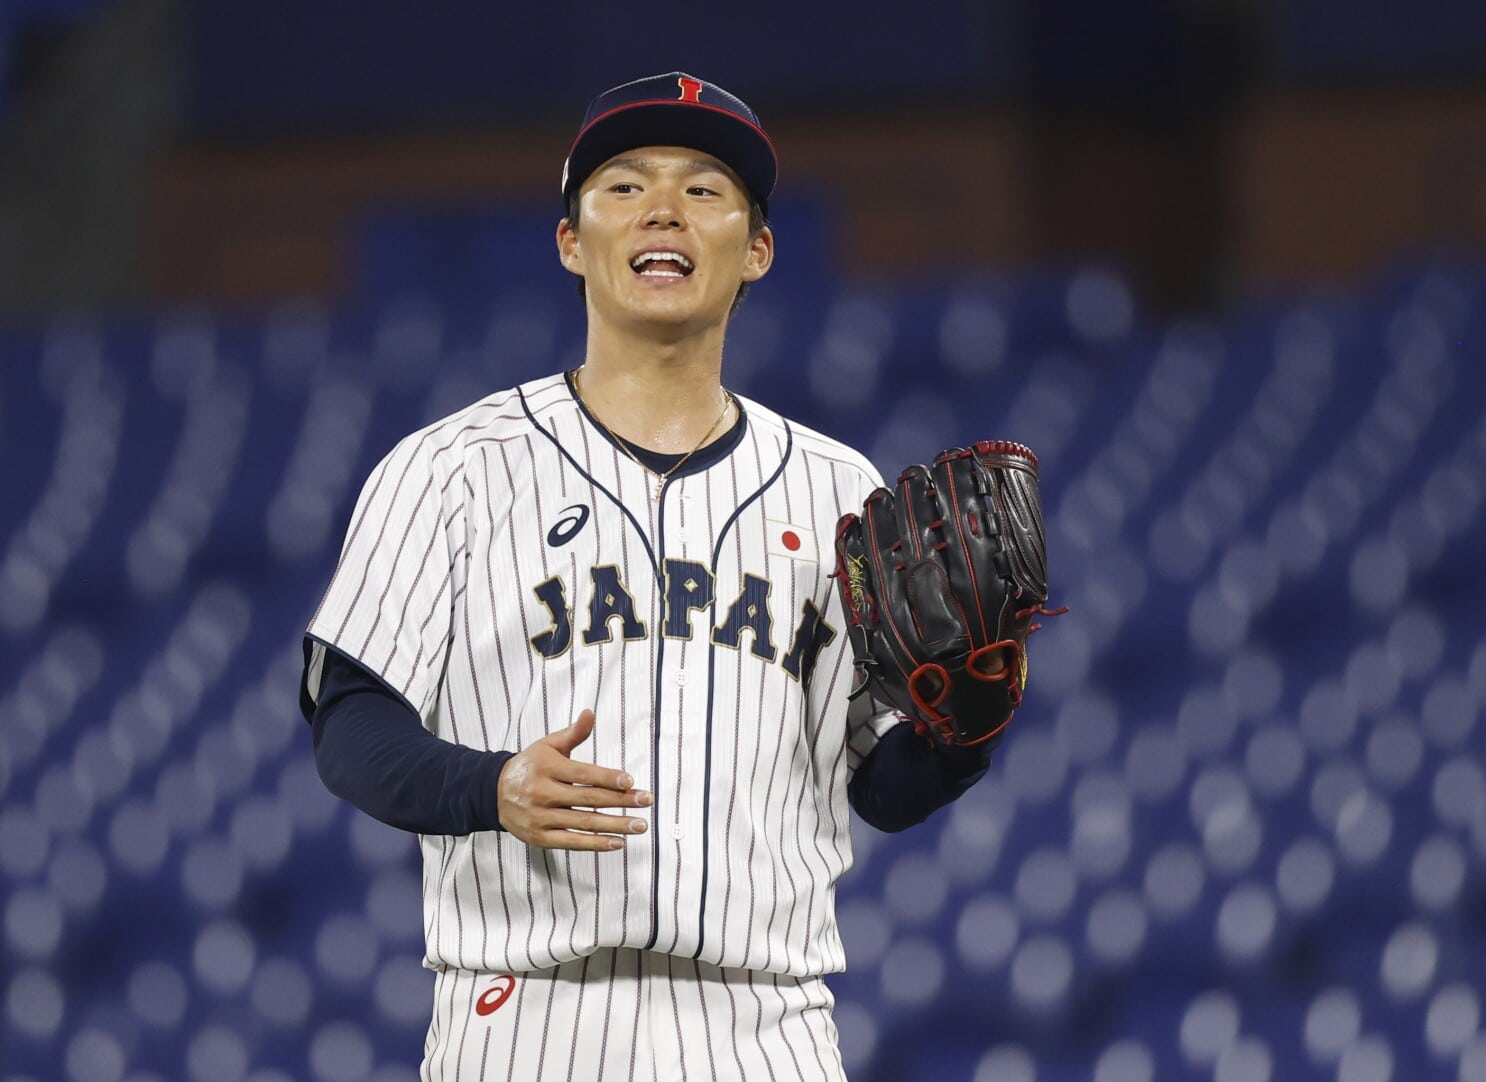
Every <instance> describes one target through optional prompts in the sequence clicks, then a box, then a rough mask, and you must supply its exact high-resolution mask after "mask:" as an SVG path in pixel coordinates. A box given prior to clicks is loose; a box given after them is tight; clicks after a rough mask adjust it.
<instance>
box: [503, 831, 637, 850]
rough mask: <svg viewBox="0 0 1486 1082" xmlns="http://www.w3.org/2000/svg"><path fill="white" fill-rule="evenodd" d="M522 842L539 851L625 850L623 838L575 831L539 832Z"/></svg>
mask: <svg viewBox="0 0 1486 1082" xmlns="http://www.w3.org/2000/svg"><path fill="white" fill-rule="evenodd" d="M522 841H524V842H526V844H527V845H535V846H537V847H538V848H539V849H574V850H578V851H579V852H588V853H609V852H613V851H614V850H616V849H623V848H624V839H623V838H616V837H614V835H612V834H580V833H578V832H577V831H575V830H539V831H536V832H535V833H534V834H532V835H531V836H530V837H527V838H523V839H522Z"/></svg>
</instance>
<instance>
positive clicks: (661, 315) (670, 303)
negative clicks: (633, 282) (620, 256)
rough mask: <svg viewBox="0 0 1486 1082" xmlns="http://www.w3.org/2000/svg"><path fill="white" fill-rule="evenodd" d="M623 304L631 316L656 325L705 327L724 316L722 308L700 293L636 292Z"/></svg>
mask: <svg viewBox="0 0 1486 1082" xmlns="http://www.w3.org/2000/svg"><path fill="white" fill-rule="evenodd" d="M627 301H628V304H627V305H626V307H627V308H628V309H629V311H630V313H631V314H632V315H633V316H635V317H637V318H639V319H644V320H649V321H655V322H659V323H678V324H691V323H698V322H702V323H709V322H715V321H716V319H717V318H719V317H721V316H725V315H726V313H727V306H726V304H723V303H719V302H718V301H717V300H716V298H713V297H709V296H708V295H707V294H706V293H705V292H704V291H702V290H694V291H692V290H682V289H639V290H635V291H634V292H632V293H631V294H630V295H629V297H628V298H627Z"/></svg>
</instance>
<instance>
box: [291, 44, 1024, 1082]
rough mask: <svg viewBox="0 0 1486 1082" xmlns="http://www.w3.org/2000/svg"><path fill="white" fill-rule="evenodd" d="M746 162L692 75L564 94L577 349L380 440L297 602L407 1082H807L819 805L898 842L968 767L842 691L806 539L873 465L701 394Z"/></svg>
mask: <svg viewBox="0 0 1486 1082" xmlns="http://www.w3.org/2000/svg"><path fill="white" fill-rule="evenodd" d="M776 170H777V166H776V159H775V152H774V148H773V146H772V144H771V142H770V140H769V138H768V136H767V135H766V134H765V133H764V130H763V128H762V127H761V126H760V124H759V121H758V118H757V116H755V114H754V113H753V111H752V110H751V109H750V108H749V107H748V106H747V105H745V104H744V103H743V102H742V101H740V100H739V99H738V98H736V97H734V96H733V95H731V94H729V93H728V92H727V91H725V90H723V89H722V88H721V87H718V86H716V85H714V84H712V83H709V82H706V81H704V80H701V79H697V78H694V77H693V76H690V75H687V74H684V73H680V72H673V73H671V74H668V75H660V76H655V77H653V78H646V79H640V80H637V81H635V82H632V83H627V84H625V85H623V86H619V87H616V88H614V89H612V90H609V91H606V92H605V93H603V94H601V95H599V96H598V97H597V98H596V99H595V100H594V101H593V103H592V104H591V105H590V107H589V109H588V113H587V116H586V117H585V119H584V121H583V125H582V127H581V129H580V131H579V132H578V135H577V138H576V141H575V142H574V143H573V146H572V150H571V152H570V154H569V157H568V160H567V163H566V165H565V166H564V169H563V176H562V194H563V197H564V199H565V201H566V216H565V217H563V219H562V220H561V221H560V222H559V224H558V227H557V250H558V258H559V259H560V260H561V261H562V264H563V265H564V266H565V267H566V268H567V269H568V270H569V271H571V272H572V273H573V274H574V275H576V276H577V278H578V280H579V282H580V283H581V286H582V290H583V295H584V305H585V308H586V311H587V327H588V331H587V344H586V352H585V356H584V362H583V365H582V367H580V368H578V369H577V370H575V371H570V372H564V373H558V374H554V375H551V376H549V377H547V378H544V379H538V380H536V381H534V382H531V383H526V384H523V385H521V386H518V387H514V388H511V389H509V390H504V391H499V392H497V393H495V394H492V395H490V396H489V397H487V398H484V399H482V400H481V401H479V402H476V403H475V404H473V405H471V406H469V407H468V408H466V409H464V410H461V411H460V412H458V413H456V414H454V415H453V416H451V417H447V418H445V419H443V420H441V421H438V422H436V423H435V424H432V425H430V426H428V427H427V428H425V429H423V430H421V431H419V432H415V433H413V434H412V435H410V436H408V437H407V438H405V439H403V440H402V441H401V442H400V443H398V444H397V445H396V447H394V448H393V450H392V451H391V452H390V453H389V454H388V455H387V457H386V458H385V459H384V460H383V461H382V462H381V464H380V465H379V466H378V467H377V468H376V470H375V471H374V472H373V473H372V475H371V477H370V478H369V479H368V480H367V482H366V485H365V488H364V489H363V491H362V493H361V496H360V499H359V501H358V503H357V505H356V509H355V512H354V515H353V517H352V520H351V523H350V526H349V530H348V532H347V535H346V539H345V544H344V547H343V550H342V554H341V558H340V561H339V564H338V565H337V567H336V570H335V573H334V576H333V578H332V580H331V582H330V585H329V587H328V589H327V591H326V593H325V595H324V598H323V600H322V601H321V603H320V605H319V608H318V609H317V611H316V612H315V615H314V617H313V619H312V621H311V623H310V625H309V628H308V632H307V635H306V638H305V670H304V677H303V683H302V689H301V691H302V695H301V701H302V707H303V710H304V713H305V716H306V718H307V719H309V720H310V721H311V722H312V725H313V733H314V744H315V757H316V763H317V765H318V768H319V771H320V774H321V777H322V778H323V779H324V782H325V784H326V785H327V786H328V787H329V789H330V790H331V791H332V792H334V793H335V794H337V795H339V796H341V797H343V798H345V799H347V800H349V801H350V802H352V803H353V804H354V805H356V806H357V807H359V808H360V809H362V810H363V811H365V812H367V813H368V814H370V815H373V816H375V817H377V818H378V819H380V820H382V821H384V822H387V823H390V824H392V825H394V826H397V827H400V828H402V829H406V830H409V831H414V832H416V833H418V834H419V835H420V845H421V851H422V856H423V885H424V899H425V900H424V931H425V936H426V943H427V948H426V950H427V953H426V959H425V964H426V965H427V966H428V967H430V968H431V969H433V970H434V971H435V973H436V974H437V979H436V984H435V1003H434V1006H433V1015H432V1021H431V1023H430V1026H429V1029H428V1035H427V1040H426V1043H425V1048H424V1059H423V1065H422V1077H423V1078H424V1079H445V1078H447V1079H454V1078H459V1079H466V1080H473V1079H521V1080H541V1079H547V1080H557V1079H561V1080H564V1082H566V1080H569V1079H578V1080H582V1079H600V1078H605V1079H616V1080H617V1079H629V1078H647V1079H649V1078H656V1079H659V1078H668V1079H669V1078H693V1079H743V1078H747V1079H759V1078H779V1079H783V1078H789V1079H819V1080H839V1079H841V1078H843V1077H844V1076H843V1073H842V1068H841V1060H840V1055H839V1053H838V1050H837V1039H836V1031H835V1027H834V1024H833V1022H832V1018H831V1007H832V998H831V994H830V992H829V990H828V989H827V987H826V985H825V983H824V981H823V979H822V977H823V975H824V974H826V973H830V972H832V971H835V970H839V969H841V968H843V966H844V963H845V958H844V955H843V952H842V947H841V940H840V937H839V935H838V933H837V928H836V923H835V918H834V912H833V900H834V894H835V885H836V881H837V880H838V879H839V878H840V876H841V875H842V873H843V872H845V871H846V869H847V868H848V866H849V865H850V863H851V842H850V835H849V831H848V805H850V806H851V807H855V808H856V810H857V811H858V813H859V814H861V815H862V816H863V817H864V818H865V819H866V820H867V821H868V822H870V823H872V824H874V825H876V826H878V827H880V828H881V829H884V830H900V829H902V828H904V827H906V826H909V825H911V824H913V823H916V822H919V821H921V820H922V819H923V818H924V817H926V816H927V815H928V814H929V813H930V812H932V811H933V810H934V809H935V808H937V807H940V806H942V805H944V804H945V803H947V802H949V801H950V800H952V799H953V798H954V797H956V796H957V795H959V794H960V793H962V792H963V791H964V790H965V789H966V788H968V787H969V786H970V785H971V784H972V783H973V782H974V781H975V780H976V779H977V778H979V777H980V776H981V775H982V774H983V773H984V772H985V770H986V767H987V764H988V761H989V751H988V748H989V743H985V744H980V745H976V746H972V747H957V746H951V745H948V744H945V743H943V742H940V741H931V740H926V739H924V738H923V737H922V735H921V733H920V732H916V731H915V728H914V726H913V725H911V724H909V723H907V722H904V721H903V719H902V716H901V715H900V714H899V713H897V712H893V711H887V710H883V709H882V708H881V707H879V706H876V705H874V703H873V699H872V697H870V696H866V695H861V696H857V697H856V698H851V697H850V696H849V693H850V692H851V691H852V688H853V684H854V672H853V669H854V658H853V649H852V645H851V641H850V639H851V636H849V635H848V634H846V633H845V630H844V629H845V628H846V625H847V615H848V614H847V612H846V611H845V610H844V609H843V605H842V601H841V597H840V595H839V593H838V590H837V587H836V585H835V584H834V583H833V581H832V572H833V569H834V567H835V563H836V559H835V556H834V554H833V551H832V547H833V542H834V539H835V534H836V527H837V523H838V520H840V519H841V517H842V515H843V513H845V512H848V511H852V510H860V509H861V508H862V506H863V503H864V501H865V500H866V498H867V497H868V495H869V494H870V493H872V492H873V491H874V490H875V489H877V488H878V487H879V485H880V483H881V479H880V478H879V477H878V475H877V474H876V472H875V471H874V469H873V468H872V466H871V465H870V464H869V463H868V461H867V460H866V459H865V458H864V457H863V456H861V455H860V454H858V453H857V452H855V451H853V450H851V449H849V448H847V447H844V446H842V445H841V444H839V443H837V442H835V441H833V440H831V439H828V438H826V437H825V436H822V435H820V434H819V433H816V432H812V431H810V430H809V429H807V428H805V427H804V426H802V425H799V424H796V423H794V422H792V421H789V420H787V419H785V418H784V417H782V416H780V415H779V414H777V413H775V412H774V411H772V410H770V409H768V408H767V407H765V406H763V405H762V404H760V403H758V402H755V401H752V400H749V399H746V398H744V397H742V396H741V395H737V394H734V393H733V392H731V391H729V390H728V389H727V388H726V386H725V384H724V381H723V341H724V334H725V332H726V329H727V325H728V319H729V317H730V315H731V313H732V312H733V310H734V309H735V307H736V305H737V302H738V301H739V300H740V299H741V297H742V295H743V293H744V292H745V291H746V290H747V288H748V286H749V285H750V284H751V283H753V282H756V281H758V280H759V279H761V278H763V277H764V275H765V274H767V273H768V271H769V268H770V265H771V264H772V262H773V259H774V237H773V234H772V233H771V231H770V229H769V227H768V225H767V210H768V199H769V195H770V193H771V192H772V190H773V188H774V182H775V175H776ZM991 667H992V669H995V670H999V669H1000V668H1001V665H1000V664H999V663H997V664H995V665H992V666H991Z"/></svg>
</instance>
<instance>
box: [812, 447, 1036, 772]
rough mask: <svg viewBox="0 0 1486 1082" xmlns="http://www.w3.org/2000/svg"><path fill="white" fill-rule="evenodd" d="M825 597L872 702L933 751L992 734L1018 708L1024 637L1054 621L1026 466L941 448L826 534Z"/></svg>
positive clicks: (1015, 454) (1014, 452) (978, 450)
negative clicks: (888, 708)
mask: <svg viewBox="0 0 1486 1082" xmlns="http://www.w3.org/2000/svg"><path fill="white" fill-rule="evenodd" d="M834 577H835V579H836V587H837V589H838V590H839V591H840V593H841V600H842V603H843V605H844V606H845V608H846V613H847V621H848V625H849V628H848V630H849V634H850V636H851V646H852V651H853V653H854V654H855V657H856V663H857V666H858V668H859V670H860V672H861V674H862V676H863V680H862V683H861V685H860V686H859V687H858V689H857V690H858V692H860V691H863V690H868V691H871V692H872V693H873V695H874V697H875V698H877V699H879V700H881V701H882V702H884V703H888V704H890V705H892V706H893V707H895V708H896V709H897V710H899V711H900V712H901V713H902V714H903V715H904V716H905V717H907V718H909V719H910V720H912V721H913V722H914V723H915V725H916V727H917V728H918V730H919V731H920V732H921V733H924V734H926V735H928V736H930V737H931V738H932V739H934V740H936V741H939V742H941V743H944V744H955V745H971V744H981V743H984V742H985V741H987V740H991V739H992V738H993V737H995V736H997V734H999V733H1000V732H1001V731H1002V729H1004V728H1005V726H1006V723H1007V722H1008V721H1010V720H1011V715H1012V712H1013V711H1014V710H1015V709H1016V708H1017V707H1018V706H1019V705H1021V701H1022V692H1023V690H1024V688H1025V686H1026V681H1027V653H1026V642H1027V636H1028V635H1029V634H1031V633H1032V632H1033V631H1035V630H1037V628H1038V627H1040V626H1041V625H1039V624H1034V623H1033V622H1032V618H1033V617H1034V616H1037V615H1044V616H1053V615H1057V614H1058V613H1059V612H1062V611H1065V610H1062V609H1059V610H1056V611H1049V610H1048V609H1047V608H1046V607H1045V606H1046V604H1047V598H1048V593H1047V543H1046V540H1045V537H1044V534H1043V528H1042V504H1041V501H1040V500H1039V498H1038V494H1037V456H1036V455H1034V454H1033V453H1032V452H1031V451H1030V450H1029V449H1028V448H1026V447H1023V446H1022V445H1021V444H1019V443H1009V442H1006V441H1001V440H996V441H985V440H983V441H981V442H980V443H977V444H976V445H975V446H974V447H972V448H970V449H969V450H966V449H964V448H960V447H952V448H950V449H949V450H947V451H945V452H943V453H942V454H941V455H939V457H937V458H936V459H934V464H933V466H932V467H924V466H921V465H920V466H909V467H908V468H907V469H906V470H904V471H903V473H902V475H901V476H900V477H899V478H898V485H897V488H896V490H890V489H886V488H879V489H877V490H876V491H875V492H873V493H872V494H871V495H870V496H868V497H867V504H866V507H865V508H864V509H863V511H862V514H861V515H860V516H857V515H845V516H843V517H842V519H841V521H840V522H839V523H838V524H837V527H836V571H835V575H834Z"/></svg>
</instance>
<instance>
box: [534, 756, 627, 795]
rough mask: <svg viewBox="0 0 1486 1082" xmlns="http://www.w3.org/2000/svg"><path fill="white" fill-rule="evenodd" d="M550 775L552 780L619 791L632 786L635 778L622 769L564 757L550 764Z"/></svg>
mask: <svg viewBox="0 0 1486 1082" xmlns="http://www.w3.org/2000/svg"><path fill="white" fill-rule="evenodd" d="M549 773H550V775H551V777H552V779H553V780H554V781H559V782H566V783H567V784H569V785H593V786H597V787H598V788H600V789H615V790H619V791H621V792H623V791H625V790H628V789H631V788H633V787H634V784H635V779H634V778H632V777H630V776H629V775H628V774H626V773H625V772H624V771H622V770H614V769H613V768H611V767H607V766H598V765H597V764H595V763H585V762H582V761H580V760H578V759H566V760H562V761H558V762H553V763H552V764H551V770H550V772H549Z"/></svg>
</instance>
